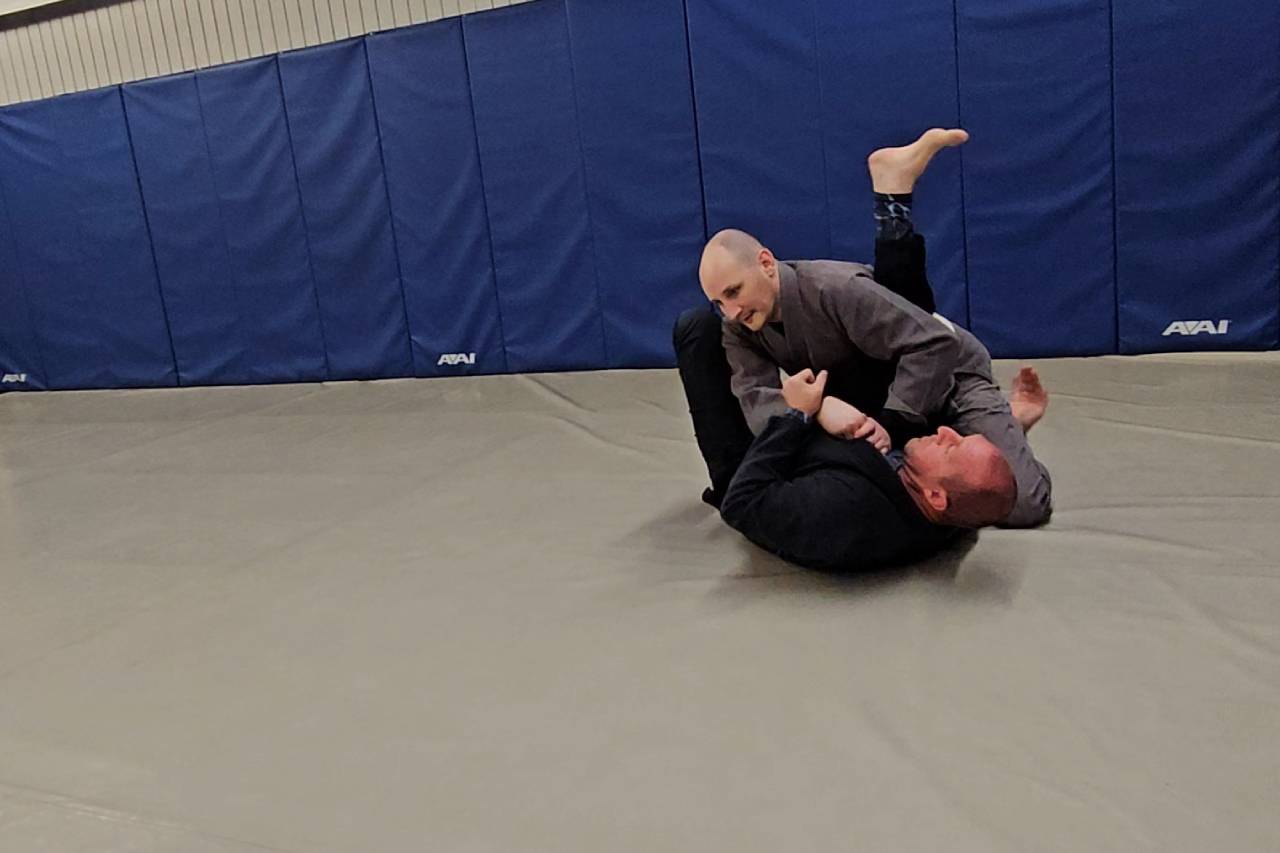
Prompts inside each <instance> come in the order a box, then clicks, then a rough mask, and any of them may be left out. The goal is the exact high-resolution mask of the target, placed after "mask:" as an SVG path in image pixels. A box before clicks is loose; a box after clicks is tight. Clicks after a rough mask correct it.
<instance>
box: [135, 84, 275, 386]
mask: <svg viewBox="0 0 1280 853" xmlns="http://www.w3.org/2000/svg"><path fill="white" fill-rule="evenodd" d="M122 91H123V95H124V103H125V110H126V113H127V115H128V118H129V127H130V131H131V133H132V135H133V150H134V156H135V157H136V158H137V163H138V176H139V178H140V180H141V184H142V196H143V199H144V200H145V202H146V208H147V213H148V220H149V221H150V223H151V243H152V247H153V248H154V250H155V259H156V267H157V269H158V270H159V274H160V286H161V288H162V290H163V292H164V295H165V305H166V307H167V308H168V312H169V326H170V330H171V331H172V333H173V348H174V352H175V353H176V355H177V360H178V374H179V376H180V377H181V380H182V382H183V384H190V385H202V384H210V383H216V382H225V381H234V378H235V377H238V376H247V373H246V371H245V367H244V365H243V364H241V352H240V347H239V346H238V345H237V342H238V341H239V339H240V338H242V337H243V336H244V334H245V330H246V329H247V328H251V327H252V326H253V324H254V321H253V318H252V317H248V316H246V317H242V314H244V313H245V311H242V309H241V302H242V301H244V300H243V299H242V298H240V297H239V292H240V291H239V290H238V289H237V288H236V285H235V283H234V282H233V281H232V278H231V262H230V258H229V257H228V254H227V244H226V238H225V235H224V230H223V226H222V219H223V217H222V213H221V211H220V210H219V205H218V197H217V192H216V190H215V188H214V182H213V172H212V171H211V168H210V163H209V149H208V146H207V145H206V143H205V137H204V122H203V120H202V118H201V115H200V98H199V94H198V93H197V91H196V80H195V75H193V74H182V75H179V76H176V77H165V78H162V79H159V80H150V81H145V82H139V83H130V84H128V85H126V86H124V87H122Z"/></svg>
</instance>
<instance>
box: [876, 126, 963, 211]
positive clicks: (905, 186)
mask: <svg viewBox="0 0 1280 853" xmlns="http://www.w3.org/2000/svg"><path fill="white" fill-rule="evenodd" d="M967 141H969V133H968V131H964V130H959V129H957V128H953V129H950V130H946V129H943V128H940V127H935V128H932V129H930V130H926V131H925V132H924V133H922V134H921V135H920V138H919V139H917V140H916V141H915V142H913V143H911V144H910V145H903V146H901V147H899V148H878V149H876V150H875V151H872V152H871V156H869V157H867V170H868V171H870V172H871V189H872V190H874V191H875V192H878V193H890V194H902V193H909V192H911V189H912V187H914V186H915V184H916V181H917V180H919V178H920V176H921V175H923V174H924V170H925V169H926V168H927V167H928V166H929V161H930V160H932V159H933V155H934V154H937V153H938V152H939V151H941V150H942V149H943V148H950V147H952V146H954V145H963V144H964V143H965V142H967Z"/></svg>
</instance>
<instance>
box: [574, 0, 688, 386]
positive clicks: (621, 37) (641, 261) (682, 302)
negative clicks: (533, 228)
mask: <svg viewBox="0 0 1280 853" xmlns="http://www.w3.org/2000/svg"><path fill="white" fill-rule="evenodd" d="M568 12H569V34H570V39H571V49H572V55H573V72H574V73H573V79H574V80H575V81H576V88H577V100H578V127H579V130H580V132H581V135H582V150H583V158H584V162H585V166H586V178H587V196H588V198H589V200H590V209H591V224H592V233H593V234H594V235H595V257H596V264H597V268H598V270H599V283H600V302H601V311H602V313H603V315H604V324H605V337H606V339H607V340H608V342H609V348H608V349H609V352H608V355H609V366H610V367H653V366H666V365H669V364H670V363H671V335H670V330H669V329H667V328H664V327H663V326H662V325H661V324H658V323H655V322H654V321H653V318H654V317H655V316H659V317H676V316H679V314H680V312H681V311H683V310H684V309H686V308H688V307H691V306H693V305H696V304H701V302H702V301H703V299H704V298H703V296H702V294H701V293H700V292H699V290H698V286H697V275H698V259H699V258H700V256H701V254H702V245H703V242H704V241H705V239H706V238H705V236H704V235H705V224H704V222H703V218H702V192H701V185H700V178H699V175H698V149H697V144H696V139H695V134H694V127H693V98H692V93H691V92H690V88H689V86H690V83H689V61H688V45H687V42H686V39H685V28H684V4H683V3H682V2H681V0H650V2H647V3H640V4H637V3H635V2H632V0H569V2H568ZM622 20H625V21H626V22H627V25H626V27H619V26H618V22H619V21H622Z"/></svg>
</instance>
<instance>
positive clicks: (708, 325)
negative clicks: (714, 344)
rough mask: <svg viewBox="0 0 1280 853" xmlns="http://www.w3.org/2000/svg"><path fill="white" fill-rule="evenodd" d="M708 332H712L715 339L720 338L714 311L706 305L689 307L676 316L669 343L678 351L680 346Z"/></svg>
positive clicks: (684, 345) (717, 320) (718, 321)
mask: <svg viewBox="0 0 1280 853" xmlns="http://www.w3.org/2000/svg"><path fill="white" fill-rule="evenodd" d="M709 334H714V335H715V336H716V340H719V339H720V334H721V332H720V318H719V317H718V316H717V315H716V312H715V311H713V310H711V308H710V307H708V306H706V305H703V306H701V307H698V308H689V309H687V310H685V311H683V312H681V314H680V316H679V317H677V318H676V324H675V326H674V327H673V328H672V330H671V343H672V345H673V346H674V347H675V348H676V352H679V351H680V350H681V348H683V347H686V346H688V345H689V344H690V343H692V342H693V341H695V340H697V339H699V338H701V337H703V336H704V335H709Z"/></svg>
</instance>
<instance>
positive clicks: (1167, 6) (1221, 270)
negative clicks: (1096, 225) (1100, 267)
mask: <svg viewBox="0 0 1280 853" xmlns="http://www.w3.org/2000/svg"><path fill="white" fill-rule="evenodd" d="M1115 102H1116V233H1117V236H1118V238H1119V239H1118V247H1119V251H1118V258H1117V282H1118V289H1119V302H1120V351H1121V352H1127V353H1132V352H1152V351H1160V350H1187V349H1236V348H1250V349H1260V348H1268V347H1274V346H1276V344H1277V335H1278V334H1280V332H1278V331H1277V311H1278V310H1280V281H1278V279H1280V258H1278V257H1277V252H1280V239H1278V238H1277V235H1278V234H1280V155H1278V151H1277V148H1278V146H1277V140H1278V139H1280V5H1277V4H1276V3H1274V2H1271V3H1256V2H1249V0H1223V2H1221V3H1215V4H1214V5H1213V6H1212V7H1200V6H1198V5H1196V4H1176V3H1161V4H1153V3H1117V4H1116V6H1115ZM1203 320H1208V321H1210V322H1211V323H1213V324H1215V327H1216V328H1215V330H1214V331H1215V332H1216V331H1217V330H1218V328H1220V324H1221V321H1223V320H1226V321H1228V322H1227V325H1226V327H1225V333H1224V334H1213V333H1209V332H1208V331H1207V330H1206V329H1204V327H1200V328H1201V330H1200V331H1195V333H1194V334H1189V333H1184V332H1191V331H1194V330H1195V329H1196V327H1197V324H1198V322H1199V321H1203ZM1188 321H1190V324H1189V325H1187V323H1188ZM1174 323H1183V324H1184V325H1183V326H1181V327H1174V328H1173V329H1172V330H1170V327H1171V326H1172V324H1174ZM1166 330H1170V331H1171V333H1170V334H1169V335H1165V334H1164V332H1165V331H1166Z"/></svg>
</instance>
